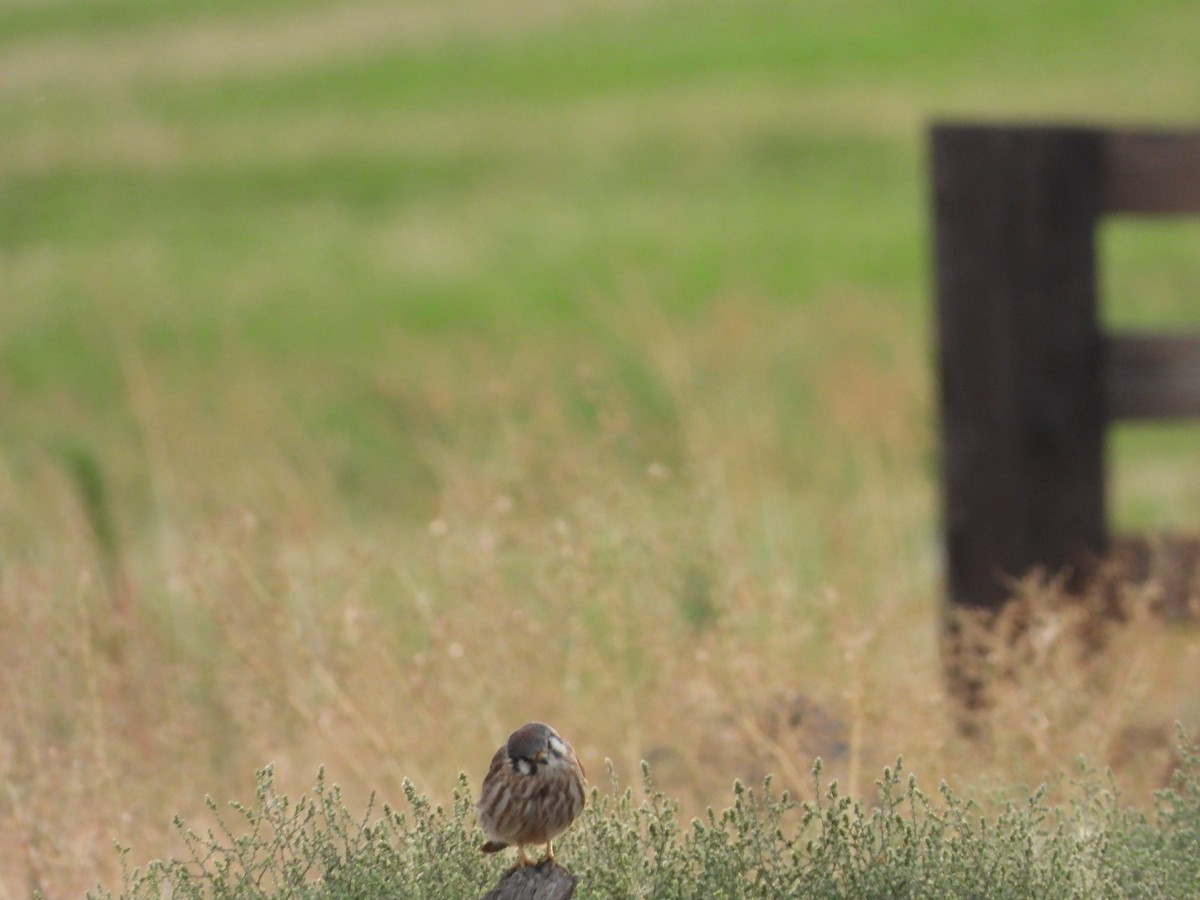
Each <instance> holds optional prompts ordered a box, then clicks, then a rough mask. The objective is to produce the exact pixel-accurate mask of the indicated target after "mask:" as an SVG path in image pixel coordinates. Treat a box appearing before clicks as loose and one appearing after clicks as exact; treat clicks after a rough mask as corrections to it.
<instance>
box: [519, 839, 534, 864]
mask: <svg viewBox="0 0 1200 900" xmlns="http://www.w3.org/2000/svg"><path fill="white" fill-rule="evenodd" d="M517 865H518V866H531V865H533V860H532V859H530V858H529V855H528V854H527V853H526V852H525V845H524V844H517Z"/></svg>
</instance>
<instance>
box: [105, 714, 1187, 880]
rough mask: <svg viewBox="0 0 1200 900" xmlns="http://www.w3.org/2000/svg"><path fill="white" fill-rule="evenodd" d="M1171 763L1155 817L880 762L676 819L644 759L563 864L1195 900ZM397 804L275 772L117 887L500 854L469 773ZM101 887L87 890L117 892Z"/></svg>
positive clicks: (604, 796)
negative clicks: (998, 791)
mask: <svg viewBox="0 0 1200 900" xmlns="http://www.w3.org/2000/svg"><path fill="white" fill-rule="evenodd" d="M1179 743H1180V758H1181V765H1180V767H1179V770H1178V771H1177V773H1176V775H1175V779H1174V781H1173V784H1172V786H1171V788H1170V789H1169V790H1165V791H1162V792H1161V793H1159V794H1158V795H1157V797H1156V802H1155V805H1154V808H1153V811H1152V812H1151V813H1149V814H1147V813H1145V812H1141V811H1138V810H1136V809H1131V808H1129V807H1126V806H1123V805H1122V802H1121V798H1120V795H1119V794H1118V793H1117V792H1116V791H1115V789H1114V788H1113V787H1112V785H1111V784H1110V783H1107V782H1105V780H1104V779H1103V777H1102V776H1101V775H1100V774H1099V773H1097V772H1095V771H1094V770H1088V769H1087V768H1086V767H1084V766H1082V764H1081V767H1080V772H1079V776H1078V778H1076V779H1075V781H1074V782H1073V786H1074V792H1073V795H1072V798H1071V799H1070V800H1069V801H1067V802H1064V803H1063V804H1060V805H1057V806H1052V805H1050V804H1049V803H1048V802H1047V799H1046V792H1045V790H1044V789H1039V790H1038V791H1036V792H1034V793H1033V795H1032V796H1029V797H1028V798H1027V799H1025V800H1023V801H1021V802H1008V803H1003V804H996V803H992V802H988V801H984V802H977V801H974V800H971V799H964V798H963V797H961V796H959V795H957V794H956V793H955V792H954V791H953V790H951V788H950V787H949V786H948V785H946V784H944V783H943V784H942V785H941V786H940V788H939V790H938V791H937V793H936V794H935V795H929V794H926V793H925V792H923V791H922V790H921V789H920V788H919V787H918V786H917V782H916V779H915V777H913V776H911V775H909V776H907V777H906V776H905V775H904V774H903V761H902V760H900V759H897V761H896V765H895V767H888V768H885V769H884V771H883V773H882V776H881V777H880V779H879V780H878V781H877V782H876V788H877V790H876V794H875V797H874V798H873V801H872V802H871V804H870V805H869V806H864V805H863V804H862V803H861V802H859V801H856V800H853V799H851V798H850V797H847V796H845V795H843V794H842V793H841V791H840V790H839V788H838V785H837V783H836V782H834V783H831V784H829V785H827V786H826V785H823V784H822V782H821V762H820V760H817V761H816V763H815V765H814V767H813V782H814V788H815V791H816V792H815V796H816V798H817V799H816V800H814V801H804V802H798V801H796V800H793V799H792V798H791V797H789V796H788V795H787V794H786V793H776V792H775V791H774V789H773V788H772V785H771V781H770V779H767V780H766V781H765V782H764V784H763V785H762V786H761V788H759V789H757V790H754V789H751V788H748V787H746V786H744V785H741V784H735V786H734V791H733V803H732V805H731V806H730V807H729V808H728V809H726V810H724V811H723V812H721V813H717V812H715V811H714V810H712V809H710V810H709V811H708V812H707V814H706V815H705V816H704V817H703V818H702V819H695V820H693V821H692V822H690V823H686V824H685V823H683V822H681V821H680V818H679V816H678V804H677V803H676V802H675V801H673V800H671V799H670V798H669V797H667V796H665V795H664V794H663V793H662V792H660V791H658V790H656V789H655V788H654V786H653V784H652V783H651V780H650V770H649V767H648V766H646V765H643V771H642V775H643V785H642V787H643V793H642V797H643V799H638V798H637V797H635V792H634V791H633V790H632V789H631V788H625V789H621V788H619V786H618V785H617V784H616V779H615V776H613V774H612V770H611V767H610V770H609V778H610V781H611V782H612V788H613V789H612V790H611V791H610V792H605V793H601V792H600V791H599V790H597V789H595V788H593V791H592V797H591V802H590V803H589V805H588V807H587V809H586V810H585V812H584V814H583V816H582V817H581V819H580V821H579V822H578V823H577V824H576V825H575V827H574V828H573V829H571V831H570V832H568V833H567V835H565V836H564V837H563V838H562V839H561V842H560V846H559V848H558V856H559V858H560V859H561V860H562V861H563V862H564V863H565V864H566V865H568V866H569V867H570V868H571V870H572V871H573V872H574V873H575V874H576V875H578V876H579V879H580V884H579V889H578V891H577V896H578V897H581V898H589V897H597V898H601V897H603V898H607V897H653V898H692V897H696V898H699V897H729V898H733V897H813V898H823V897H830V898H833V897H865V898H870V897H887V898H904V897H914V898H915V897H931V896H938V897H1089V898H1090V897H1186V896H1200V745H1197V744H1195V743H1191V742H1189V740H1188V739H1187V737H1186V736H1185V735H1184V734H1183V733H1182V731H1181V732H1180V742H1179ZM404 793H405V800H406V803H407V806H408V808H407V810H405V811H400V810H396V809H393V808H391V807H389V806H384V807H383V808H382V812H381V814H379V815H378V816H377V817H376V816H375V812H374V802H373V801H372V803H370V804H369V805H368V809H367V811H366V813H365V814H364V815H362V816H361V817H355V816H352V815H351V813H350V812H349V811H348V810H347V808H346V806H345V804H344V802H343V800H342V797H341V793H340V791H339V790H338V788H337V787H336V786H335V785H330V784H328V783H327V781H326V778H325V773H324V772H323V771H322V772H320V773H318V775H317V779H316V785H315V787H314V788H313V790H312V791H311V792H310V793H308V794H306V795H303V796H301V797H300V798H299V799H298V800H296V801H295V802H293V801H291V800H289V799H288V798H287V797H286V796H283V795H282V794H280V793H279V792H278V791H277V789H276V787H275V782H274V776H273V771H272V769H271V768H270V767H268V768H266V769H263V770H262V771H260V772H259V773H258V788H257V798H256V802H255V804H254V805H252V806H244V805H241V804H232V810H233V817H232V823H230V822H227V821H226V820H225V818H223V817H222V815H221V813H220V810H219V809H218V807H217V805H216V804H215V803H214V802H212V801H211V799H210V800H209V801H208V803H209V809H210V811H211V812H212V813H213V815H214V816H215V817H216V819H217V822H218V823H219V825H218V827H217V828H216V829H215V830H209V831H207V832H206V833H205V834H203V835H200V834H197V833H195V832H194V831H192V830H190V829H188V828H187V826H186V825H185V824H184V823H183V822H181V821H179V820H178V819H177V820H176V827H177V828H178V829H179V830H180V833H181V836H182V839H183V842H184V846H185V847H186V848H187V854H186V858H184V859H171V860H167V861H155V862H152V863H150V864H149V865H148V866H147V867H146V868H144V869H141V868H137V869H133V870H130V869H129V868H128V867H127V864H126V861H127V859H128V855H129V851H128V850H127V849H121V850H120V852H121V854H122V863H123V866H122V871H123V872H124V878H123V885H122V889H121V893H120V896H121V897H122V898H130V900H136V898H147V900H148V898H156V900H157V898H161V897H164V896H170V897H172V898H221V900H224V898H282V897H289V898H377V897H382V896H387V897H421V898H439V897H454V898H460V897H472V896H478V895H481V894H482V893H484V892H485V891H486V890H487V889H488V887H489V886H490V885H492V884H493V883H494V882H495V881H496V880H497V879H498V878H499V876H500V875H501V873H502V870H503V866H504V864H505V863H504V861H502V860H498V859H496V858H494V857H485V856H483V855H481V854H480V853H479V852H478V850H477V847H478V845H479V843H480V841H481V840H482V836H481V834H480V833H479V830H478V826H477V824H476V822H475V817H474V810H473V806H474V802H473V799H472V796H471V791H470V789H469V786H468V783H467V779H466V777H465V776H460V779H459V784H458V787H457V790H456V791H455V793H454V803H453V805H452V807H451V808H449V809H447V808H444V807H441V806H435V805H433V804H431V803H430V802H429V801H428V800H427V799H426V798H425V797H423V796H422V795H421V794H420V793H418V791H417V790H416V788H415V787H413V785H412V784H411V783H408V782H406V784H405V790H404ZM114 896H115V895H114V894H112V893H111V892H110V891H108V890H105V889H103V888H97V890H96V891H95V892H93V893H92V894H89V897H91V898H95V900H100V898H105V900H111V898H112V897H114Z"/></svg>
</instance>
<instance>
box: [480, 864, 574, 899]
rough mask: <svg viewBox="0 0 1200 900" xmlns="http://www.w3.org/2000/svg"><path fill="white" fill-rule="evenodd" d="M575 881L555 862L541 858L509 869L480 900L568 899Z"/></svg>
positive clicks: (572, 892) (572, 876) (572, 891)
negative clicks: (531, 863) (533, 862)
mask: <svg viewBox="0 0 1200 900" xmlns="http://www.w3.org/2000/svg"><path fill="white" fill-rule="evenodd" d="M578 883H579V879H578V878H576V877H575V876H574V875H572V874H571V873H570V872H568V871H567V870H566V869H564V868H563V867H562V866H560V865H559V864H558V863H556V862H552V861H549V860H543V861H541V862H539V863H538V864H537V865H532V866H517V867H515V868H512V869H509V870H508V871H507V872H505V873H504V877H503V878H501V879H500V880H499V881H498V882H497V883H496V886H495V887H494V888H492V889H491V891H489V892H488V893H487V894H486V895H485V896H484V897H483V900H568V898H569V897H570V896H571V895H572V894H574V893H575V886H576V885H577V884H578Z"/></svg>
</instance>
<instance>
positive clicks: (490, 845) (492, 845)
mask: <svg viewBox="0 0 1200 900" xmlns="http://www.w3.org/2000/svg"><path fill="white" fill-rule="evenodd" d="M507 846H508V844H502V843H500V842H499V841H488V842H487V843H486V844H484V845H483V846H482V847H480V848H479V852H480V853H499V852H500V851H501V850H503V849H504V848H505V847H507Z"/></svg>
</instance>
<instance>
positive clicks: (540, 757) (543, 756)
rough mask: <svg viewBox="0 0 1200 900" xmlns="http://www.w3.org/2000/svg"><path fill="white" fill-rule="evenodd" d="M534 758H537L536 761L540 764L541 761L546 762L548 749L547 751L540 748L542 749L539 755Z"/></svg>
mask: <svg viewBox="0 0 1200 900" xmlns="http://www.w3.org/2000/svg"><path fill="white" fill-rule="evenodd" d="M534 760H535V761H536V762H537V763H538V764H539V765H540V764H541V763H544V762H545V761H546V751H545V750H540V751H538V755H537V756H535V757H534Z"/></svg>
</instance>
